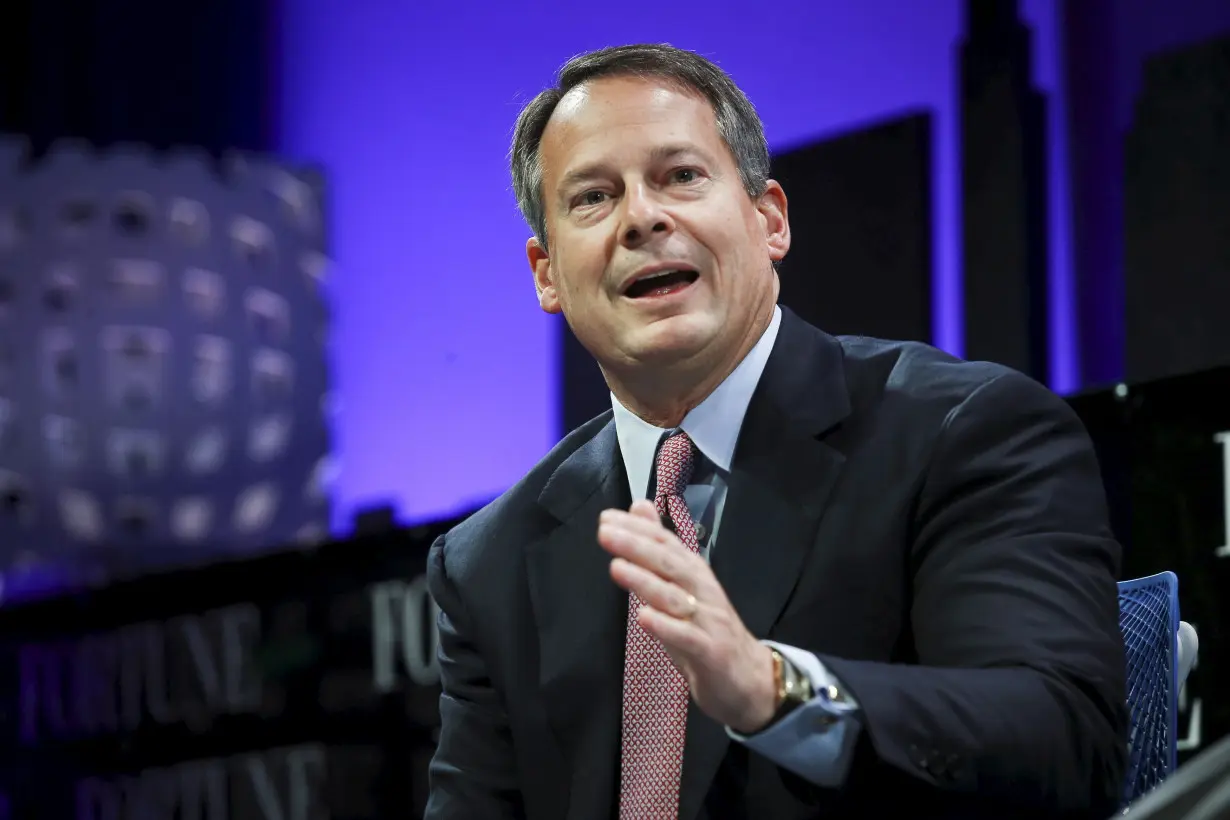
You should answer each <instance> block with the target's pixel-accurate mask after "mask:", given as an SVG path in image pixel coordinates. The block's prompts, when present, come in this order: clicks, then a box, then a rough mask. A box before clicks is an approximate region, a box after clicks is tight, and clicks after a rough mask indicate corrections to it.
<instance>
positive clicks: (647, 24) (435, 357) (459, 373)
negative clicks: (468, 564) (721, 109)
mask: <svg viewBox="0 0 1230 820" xmlns="http://www.w3.org/2000/svg"><path fill="white" fill-rule="evenodd" d="M1054 2H1055V0H1036V2H1031V3H1026V4H1025V7H1024V12H1025V14H1026V15H1027V16H1032V15H1034V14H1037V13H1044V14H1047V15H1050V16H1049V18H1048V19H1049V20H1051V24H1050V25H1049V27H1044V28H1043V30H1037V29H1036V30H1035V36H1036V38H1037V39H1036V41H1035V42H1036V44H1038V51H1039V52H1040V53H1043V54H1050V55H1052V57H1051V59H1052V60H1053V59H1054V56H1053V55H1055V54H1056V53H1057V50H1056V49H1055V47H1054V44H1053V43H1051V44H1049V45H1045V43H1046V41H1047V39H1048V38H1053V35H1054V18H1055V12H1054ZM282 6H283V8H282V15H283V19H282V21H281V32H282V42H281V43H280V69H281V74H282V76H281V80H280V82H281V98H280V100H279V101H278V104H279V118H280V133H281V146H280V149H281V152H282V153H283V154H285V155H288V156H289V157H290V158H292V159H295V160H304V161H315V162H319V163H321V164H322V165H323V166H324V167H325V170H326V173H327V176H328V180H329V183H330V187H331V203H330V204H331V213H330V217H331V221H332V235H333V237H334V241H335V244H334V247H333V249H332V251H333V255H334V257H335V258H336V259H337V268H336V270H335V272H334V274H333V279H332V283H331V286H330V287H331V293H332V297H333V300H334V306H335V307H334V310H335V317H336V324H335V335H334V340H333V343H334V350H333V356H334V373H335V374H336V383H337V387H338V391H339V395H340V406H339V412H338V420H337V429H336V435H335V440H336V442H337V446H338V454H339V457H340V473H339V476H338V485H337V497H336V504H335V509H336V510H337V518H336V519H335V524H336V525H338V526H339V528H341V527H345V526H346V524H347V522H348V521H349V520H350V516H351V514H352V513H353V511H354V510H355V508H356V507H360V506H363V505H366V504H370V503H373V502H377V501H381V500H388V501H392V502H393V503H394V504H395V505H396V506H397V508H398V510H399V512H400V515H401V518H402V519H403V520H406V521H423V520H427V519H432V518H437V517H441V516H445V515H449V514H453V513H457V512H462V511H465V510H467V509H469V508H471V507H473V506H475V505H477V504H479V503H482V502H483V501H485V500H487V499H489V498H491V497H493V496H495V495H496V494H498V493H500V492H502V491H503V490H504V489H506V488H507V487H509V486H510V485H511V484H513V483H514V482H515V481H517V479H519V478H520V477H521V476H522V475H523V474H524V473H525V471H526V470H527V469H528V468H529V467H531V466H532V465H533V464H534V463H535V462H536V461H537V460H538V459H539V458H540V457H541V456H542V455H543V454H544V453H545V452H546V451H547V449H549V448H550V446H551V445H552V444H554V442H555V441H556V440H557V438H558V436H559V427H560V423H559V407H560V400H559V395H558V391H559V384H558V381H559V377H558V373H557V366H556V356H557V351H556V349H555V348H556V332H555V327H554V325H553V323H552V320H551V319H550V318H549V317H546V316H543V315H542V314H540V313H539V311H538V308H537V304H536V301H535V299H534V292H533V287H532V285H531V279H530V275H529V269H528V266H527V264H526V262H525V256H524V245H525V239H526V236H527V235H528V231H527V229H526V228H525V226H524V224H523V223H522V222H521V219H520V217H519V215H518V214H517V211H516V207H515V204H514V201H513V197H512V193H511V190H510V183H509V179H508V171H507V166H506V155H507V150H508V141H509V136H510V133H511V128H512V124H513V120H514V118H515V117H516V115H517V112H518V110H519V108H520V106H521V105H522V104H523V103H524V102H525V101H527V100H528V99H530V98H531V97H532V96H533V95H534V94H535V93H537V92H538V91H539V90H541V89H542V88H543V87H545V86H546V85H547V84H549V83H550V81H551V78H552V76H553V74H554V72H555V70H556V69H557V68H558V67H559V65H560V64H561V63H563V62H564V61H565V60H566V59H567V58H568V57H570V56H572V55H574V54H576V53H579V52H583V51H587V50H590V49H594V48H600V47H603V46H608V45H617V44H623V43H630V42H647V41H648V42H669V43H671V44H673V45H677V46H681V47H683V48H690V49H694V50H697V51H699V52H701V53H703V54H705V55H707V56H709V57H711V58H713V59H715V60H717V61H718V62H719V63H720V64H721V65H722V66H723V68H725V69H726V70H727V71H728V72H730V73H731V74H732V75H733V76H734V78H735V80H736V81H737V82H738V83H739V84H740V85H741V86H742V87H743V88H744V90H745V91H746V92H747V93H748V95H749V96H750V97H751V99H752V100H753V102H754V103H755V104H756V105H757V107H758V109H759V111H760V113H761V116H762V117H763V119H764V121H765V125H766V130H767V133H768V137H769V142H770V145H771V146H772V147H774V148H775V149H783V148H788V147H793V146H797V145H801V144H805V143H808V142H812V141H814V140H817V139H820V138H823V137H824V136H826V135H829V134H832V133H835V132H838V131H844V130H847V129H848V128H850V127H851V126H853V125H857V124H859V123H863V122H867V121H871V120H874V119H880V118H883V117H885V116H890V115H893V114H896V113H901V112H905V111H908V110H913V109H917V108H918V107H919V106H927V107H931V108H932V109H933V110H934V111H935V113H936V120H935V127H936V135H935V136H936V139H935V141H934V145H935V156H934V161H935V170H936V185H935V214H936V222H937V225H936V242H935V265H936V288H935V294H934V300H933V312H934V321H935V328H936V343H937V344H938V345H939V346H941V347H943V348H945V349H947V350H950V351H952V352H954V353H957V354H960V353H961V350H962V333H961V323H960V321H959V316H960V312H961V293H960V253H959V233H958V219H959V210H958V208H959V202H958V191H959V179H958V176H957V174H958V172H959V164H958V157H957V148H956V136H957V134H958V132H959V129H958V127H957V122H956V120H955V116H956V111H957V106H956V100H955V94H956V88H957V83H956V78H957V74H956V71H957V66H956V64H955V58H956V54H955V51H954V47H955V45H956V44H957V41H958V36H959V33H960V28H961V9H962V4H961V2H960V0H929V1H928V2H926V3H919V2H910V0H863V2H860V3H849V2H844V0H779V2H776V3H770V4H760V5H758V6H755V7H750V6H748V5H747V4H746V3H744V2H732V1H731V0H676V2H672V3H667V4H658V5H656V6H654V7H653V8H652V12H651V13H644V14H641V13H627V14H623V13H621V14H602V15H598V16H595V15H594V9H593V7H592V6H591V5H586V4H575V3H567V2H558V1H554V2H515V0H514V1H512V2H501V1H497V0H490V2H486V3H477V2H440V0H412V1H411V2H406V1H405V0H365V2H354V0H345V1H343V0H283V3H282ZM1034 7H1038V8H1037V9H1035V8H1034ZM1039 10H1040V11H1039ZM1031 22H1032V21H1031ZM1048 49H1049V51H1048ZM1041 73H1043V74H1045V73H1046V72H1041ZM1050 73H1051V74H1052V75H1057V73H1056V72H1054V71H1051V72H1050ZM787 193H789V192H787ZM832 274H833V275H841V272H840V271H836V272H832Z"/></svg>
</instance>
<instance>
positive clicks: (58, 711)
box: [0, 522, 454, 820]
mask: <svg viewBox="0 0 1230 820" xmlns="http://www.w3.org/2000/svg"><path fill="white" fill-rule="evenodd" d="M452 523H454V522H449V523H448V524H441V525H439V526H435V527H431V528H420V529H416V530H411V531H408V532H395V533H391V534H389V535H385V536H369V537H365V538H359V539H355V540H352V541H348V542H344V543H333V544H328V545H325V546H323V547H320V548H317V549H315V550H312V551H308V552H292V553H282V554H279V555H270V556H266V557H260V558H253V559H250V560H247V561H243V562H233V563H229V564H221V565H217V566H213V567H207V568H200V569H196V570H192V571H182V572H177V573H173V574H168V575H165V576H152V577H149V578H146V579H143V580H138V581H131V582H127V583H122V584H117V585H115V586H113V587H111V588H108V589H106V590H102V591H97V592H93V593H88V594H82V595H79V596H76V597H71V598H65V599H61V600H56V601H44V602H39V603H32V604H28V605H25V606H18V607H12V608H7V609H4V610H0V781H2V782H0V793H2V794H3V799H2V800H0V805H2V806H4V810H0V817H7V818H23V820H32V819H33V818H56V819H57V820H63V819H64V818H77V819H78V820H136V819H137V818H140V819H141V820H163V819H164V818H165V820H223V819H224V818H226V819H227V820H318V819H321V818H331V819H332V820H350V819H354V820H357V819H358V818H383V817H402V818H408V817H416V816H419V815H421V813H422V810H423V806H424V802H425V799H426V766H427V762H428V760H429V759H430V755H431V753H432V750H433V749H434V744H435V727H436V726H437V725H438V723H439V719H438V711H437V709H438V698H439V688H438V666H437V661H436V637H435V636H436V629H435V617H436V609H435V606H434V604H433V603H432V601H431V600H430V598H429V597H428V594H427V586H426V579H425V577H424V573H423V571H424V566H425V561H426V553H427V549H428V547H429V546H430V543H431V540H432V539H433V538H434V537H435V536H436V535H438V534H439V533H440V532H443V531H444V529H446V527H447V526H450V525H451V524H452ZM5 811H7V814H5Z"/></svg>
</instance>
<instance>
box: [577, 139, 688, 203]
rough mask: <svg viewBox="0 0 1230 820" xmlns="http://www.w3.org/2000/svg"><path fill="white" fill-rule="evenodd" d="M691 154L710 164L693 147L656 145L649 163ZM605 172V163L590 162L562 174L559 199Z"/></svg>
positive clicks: (668, 160)
mask: <svg viewBox="0 0 1230 820" xmlns="http://www.w3.org/2000/svg"><path fill="white" fill-rule="evenodd" d="M688 154H691V155H693V156H695V157H697V158H698V159H700V160H701V161H703V162H706V163H711V160H710V158H709V155H708V154H706V153H705V152H704V151H702V150H701V149H699V148H697V147H696V146H694V145H658V146H655V147H654V148H653V149H652V150H651V151H650V152H649V161H650V164H652V165H658V164H661V163H666V162H670V161H672V160H676V159H679V157H681V156H685V155H688ZM606 170H607V164H606V163H605V162H591V163H589V164H587V165H582V166H581V167H580V168H575V169H573V170H571V171H569V172H568V173H566V174H564V178H563V179H561V180H560V183H559V192H560V196H561V197H565V196H566V195H567V193H568V192H569V191H570V190H572V189H573V188H574V187H576V186H577V185H580V184H581V183H583V182H588V181H590V180H592V179H596V178H598V177H600V176H603V174H604V172H605V171H606Z"/></svg>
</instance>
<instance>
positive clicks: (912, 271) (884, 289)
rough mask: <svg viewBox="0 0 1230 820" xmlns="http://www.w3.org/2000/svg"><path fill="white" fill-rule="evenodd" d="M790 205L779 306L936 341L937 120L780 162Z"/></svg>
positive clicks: (843, 328)
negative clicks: (934, 227) (789, 242)
mask: <svg viewBox="0 0 1230 820" xmlns="http://www.w3.org/2000/svg"><path fill="white" fill-rule="evenodd" d="M773 176H774V178H775V179H777V180H778V181H779V182H781V184H782V187H783V188H785V190H786V197H787V199H788V200H789V204H790V227H791V233H792V246H791V249H790V253H789V255H788V256H787V257H786V260H785V261H784V262H783V263H782V266H781V280H782V294H781V303H782V304H783V305H786V306H788V307H789V308H790V309H791V310H793V311H794V312H796V313H798V314H799V315H800V316H802V317H803V318H804V319H806V320H807V321H809V322H811V323H813V324H815V325H817V326H819V327H821V328H823V329H824V330H826V331H828V332H829V333H835V334H836V333H850V334H858V335H863V336H877V337H882V338H889V339H912V340H917V341H922V342H930V341H931V338H932V334H931V268H932V242H931V232H932V219H931V116H930V115H929V114H916V115H912V116H907V117H904V118H901V119H897V120H893V121H891V122H887V123H883V124H879V125H876V126H873V127H870V128H866V129H863V130H859V131H855V132H852V133H849V134H844V135H842V136H839V137H836V138H834V139H827V140H824V141H822V142H817V143H815V144H812V145H808V146H806V147H803V148H799V149H796V150H793V151H789V152H787V153H783V154H780V155H778V156H776V157H774V159H773Z"/></svg>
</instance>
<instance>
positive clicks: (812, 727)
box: [726, 641, 861, 788]
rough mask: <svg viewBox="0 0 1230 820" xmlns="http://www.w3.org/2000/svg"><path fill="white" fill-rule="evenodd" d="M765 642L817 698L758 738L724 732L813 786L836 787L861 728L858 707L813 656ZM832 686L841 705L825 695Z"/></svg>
mask: <svg viewBox="0 0 1230 820" xmlns="http://www.w3.org/2000/svg"><path fill="white" fill-rule="evenodd" d="M763 643H764V644H765V645H767V646H771V647H773V648H774V649H776V650H777V651H778V652H780V653H781V654H782V657H784V658H786V659H787V660H789V661H790V662H791V663H792V664H794V665H795V666H796V667H797V668H798V669H799V670H800V671H801V672H803V674H805V675H807V677H808V679H809V680H810V681H811V685H812V690H813V691H814V692H818V693H821V694H819V695H817V696H816V697H813V698H812V699H811V700H810V701H808V702H807V703H805V704H803V705H801V706H799V707H798V708H797V709H795V710H794V711H793V712H791V713H790V714H788V715H786V716H785V717H784V718H782V719H781V720H779V721H777V722H776V723H774V724H773V725H771V726H769V727H768V728H767V729H764V730H762V731H760V732H757V733H756V734H753V735H743V734H740V733H738V732H736V731H734V730H733V729H731V728H730V727H729V726H728V727H726V733H727V734H728V735H729V736H730V737H731V739H733V740H736V741H738V742H739V743H742V744H743V745H745V746H747V747H748V748H749V749H752V750H753V751H756V752H759V753H760V754H762V755H764V756H765V757H767V758H769V759H770V760H772V761H773V762H774V763H776V764H777V765H779V766H781V767H782V768H784V769H789V770H790V771H792V772H794V773H795V774H797V775H799V776H800V777H802V778H804V779H805V780H807V781H809V782H811V783H814V784H815V785H817V786H823V787H828V788H836V787H838V786H840V785H841V784H842V783H844V782H845V779H846V774H847V773H848V771H849V768H850V762H851V760H852V758H853V753H854V746H855V741H856V740H857V739H858V733H859V730H860V728H861V725H860V720H859V709H858V703H857V702H856V701H855V700H854V699H853V698H852V697H851V696H850V694H849V693H848V692H847V691H846V690H845V689H844V688H843V687H842V686H841V684H840V682H839V681H838V680H837V679H836V678H835V677H834V676H833V675H832V673H830V672H829V671H828V669H827V668H825V666H824V664H823V663H821V662H820V659H819V658H818V657H816V656H815V655H814V654H812V653H811V652H808V651H806V650H803V649H799V648H797V647H793V646H786V645H784V644H779V643H775V642H774V641H763ZM830 686H836V687H837V688H838V689H840V690H841V691H842V695H843V700H842V701H841V702H833V701H830V700H829V699H828V697H827V696H826V695H825V694H823V693H824V692H825V690H827V689H828V687H830Z"/></svg>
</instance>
